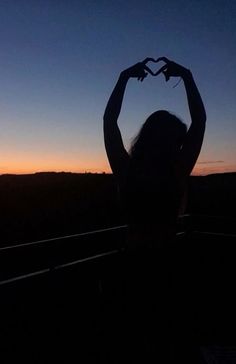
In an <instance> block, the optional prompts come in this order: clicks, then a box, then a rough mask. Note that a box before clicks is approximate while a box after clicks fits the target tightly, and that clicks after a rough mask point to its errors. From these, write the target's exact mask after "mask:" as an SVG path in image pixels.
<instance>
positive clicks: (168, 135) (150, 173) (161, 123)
mask: <svg viewBox="0 0 236 364" xmlns="http://www.w3.org/2000/svg"><path fill="white" fill-rule="evenodd" d="M186 133H187V127H186V125H185V124H184V123H183V122H182V121H181V120H180V119H179V118H178V117H176V116H175V115H173V114H171V113H169V112H168V111H165V110H160V111H156V112H154V113H153V114H151V115H150V116H149V117H148V118H147V120H146V121H145V123H144V124H143V126H142V127H141V129H140V132H139V133H138V135H137V136H136V138H135V139H134V141H133V144H132V146H131V149H130V152H129V153H130V168H129V174H128V178H127V186H126V203H127V210H128V214H129V216H130V217H132V218H133V219H134V220H135V221H140V222H143V221H146V220H148V221H149V222H150V221H152V220H153V221H156V219H157V216H158V219H159V221H162V220H163V221H165V220H166V219H170V218H173V219H174V218H175V217H176V216H177V211H178V209H179V207H180V203H181V198H182V197H181V188H180V186H179V182H178V178H177V176H176V174H175V161H176V159H177V155H178V151H180V150H181V147H182V144H183V141H184V138H185V136H186ZM153 209H155V210H156V213H155V214H154V213H153ZM167 217H168V218H167ZM158 219H157V220H158Z"/></svg>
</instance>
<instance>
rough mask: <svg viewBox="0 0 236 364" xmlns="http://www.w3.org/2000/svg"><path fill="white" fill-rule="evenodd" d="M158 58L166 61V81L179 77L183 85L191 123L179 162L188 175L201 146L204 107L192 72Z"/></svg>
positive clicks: (204, 119) (203, 130) (163, 58)
mask: <svg viewBox="0 0 236 364" xmlns="http://www.w3.org/2000/svg"><path fill="white" fill-rule="evenodd" d="M159 60H161V61H164V62H166V65H165V66H163V67H162V69H161V70H162V72H163V73H164V75H165V78H166V81H168V80H169V78H170V77H172V76H174V77H181V78H182V79H183V82H184V85H185V89H186V94H187V100H188V106H189V111H190V115H191V125H190V127H189V130H188V132H187V135H186V138H185V140H184V143H183V146H182V149H181V152H180V158H179V164H180V168H181V172H182V173H183V174H184V175H189V174H190V173H191V171H192V169H193V168H194V166H195V163H196V161H197V159H198V156H199V154H200V151H201V147H202V142H203V137H204V133H205V124H206V112H205V108H204V105H203V101H202V98H201V96H200V93H199V91H198V88H197V86H196V84H195V81H194V79H193V76H192V73H191V72H190V71H189V70H188V69H187V68H185V67H183V66H180V65H178V64H177V63H175V62H172V61H169V60H168V59H167V58H165V57H161V58H159Z"/></svg>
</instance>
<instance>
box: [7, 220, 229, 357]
mask: <svg viewBox="0 0 236 364" xmlns="http://www.w3.org/2000/svg"><path fill="white" fill-rule="evenodd" d="M210 220H211V221H212V219H210ZM210 220H209V221H210ZM204 221H205V224H206V220H205V219H204ZM202 224H203V218H200V219H195V224H193V222H192V225H191V224H190V222H189V224H188V225H189V226H192V227H191V229H189V231H188V233H187V234H184V235H178V237H177V240H176V244H175V245H174V246H172V247H169V248H165V249H163V250H162V251H159V253H157V252H155V253H154V252H152V253H151V254H149V253H148V252H141V253H140V254H138V255H136V256H135V257H134V256H133V257H128V256H127V255H126V254H125V253H124V252H123V250H122V244H123V243H122V242H123V241H124V235H125V227H122V228H120V229H117V230H109V231H104V232H100V233H96V234H89V235H84V236H82V237H81V236H80V237H71V238H68V239H62V240H57V241H51V242H48V243H47V244H46V245H45V243H44V242H42V243H37V244H34V245H32V246H31V245H30V246H22V247H19V248H17V250H15V249H13V250H7V249H5V250H2V251H1V252H0V259H1V266H2V267H3V269H2V273H1V284H0V294H1V301H0V315H1V341H0V343H1V350H0V357H1V358H0V359H1V360H0V361H1V363H16V362H24V363H40V364H41V363H72V362H80V363H136V362H137V360H139V361H140V360H141V362H147V363H152V362H153V363H162V364H163V363H178V362H180V363H235V362H236V360H235V347H236V337H235V327H236V310H235V307H236V298H235V289H234V288H235V278H236V265H235V253H236V246H235V244H236V237H235V235H234V232H233V231H231V232H230V233H228V234H225V232H224V234H223V232H219V231H218V232H217V233H216V232H215V231H212V232H208V233H206V232H203V231H201V229H200V226H204V225H202ZM208 226H211V225H210V223H209V225H208ZM219 226H220V222H219V221H218V223H217V230H219ZM222 226H223V227H224V228H225V227H226V223H225V222H224V223H223V225H222ZM233 226H235V225H233V224H231V228H232V229H233ZM223 227H222V228H223ZM227 228H228V229H229V226H227ZM196 229H197V230H196ZM202 230H204V231H205V229H202ZM211 230H213V229H211ZM79 241H80V245H79V247H80V249H77V248H76V247H78V242H79ZM89 244H90V249H89V252H88V250H86V249H88V246H89ZM82 246H84V249H82V250H81V247H82ZM108 247H110V248H108ZM111 247H112V249H111ZM81 252H82V253H81ZM89 256H90V258H89ZM91 257H93V258H91ZM32 262H33V264H32ZM33 268H36V269H33Z"/></svg>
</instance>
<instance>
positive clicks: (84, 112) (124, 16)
mask: <svg viewBox="0 0 236 364" xmlns="http://www.w3.org/2000/svg"><path fill="white" fill-rule="evenodd" d="M235 19H236V3H235V2H233V1H227V0H226V1H218V0H216V1H214V2H212V1H208V2H207V1H202V0H198V1H195V0H194V1H187V0H181V1H178V0H175V1H174V0H172V1H164V0H163V1H158V0H157V1H148V0H147V1H145V3H144V2H141V1H132V0H131V1H123V0H122V1H99V0H98V1H79V0H77V1H70V0H67V1H65V0H64V1H61V0H57V1H55V0H47V1H46V0H44V1H42V0H35V1H32V0H27V1H24V0H21V1H19V0H18V1H1V3H0V80H1V87H0V126H1V135H0V141H1V143H0V158H1V159H0V173H28V172H36V171H48V170H57V171H61V170H64V171H75V172H76V171H82V172H83V171H103V170H106V171H107V170H109V166H108V163H107V159H106V154H105V150H104V145H103V135H102V116H103V113H104V109H105V106H106V102H107V100H108V98H109V95H110V93H111V91H112V89H113V87H114V85H115V82H116V80H117V77H118V75H119V73H120V72H121V71H122V70H123V69H124V68H126V67H129V66H130V65H132V64H134V63H136V62H138V61H140V60H143V59H144V58H145V57H147V56H149V57H154V58H156V57H159V56H162V55H165V56H167V57H169V58H170V59H173V60H175V61H176V62H179V63H181V64H183V65H184V66H186V67H188V68H190V69H191V70H192V73H193V75H194V77H195V80H196V83H197V85H198V87H199V90H200V92H201V94H202V97H203V100H204V103H205V107H206V111H207V115H208V120H207V130H206V135H205V140H204V144H203V148H202V152H201V155H200V157H199V160H198V162H199V163H198V164H197V165H196V168H195V171H196V172H197V173H211V172H215V171H229V170H234V171H236V143H235V140H236V120H235V114H236V103H235V94H236V93H235V90H236V71H235V64H236V47H235V44H236V23H235ZM175 83H176V80H173V81H172V80H171V81H170V82H168V83H165V81H164V78H163V77H162V76H160V77H156V78H151V77H149V78H147V79H145V81H144V82H143V83H139V82H137V81H136V80H130V82H129V84H128V87H127V91H126V94H125V100H124V104H123V109H122V112H121V115H120V119H119V125H120V128H121V131H122V134H123V137H124V142H125V145H126V146H127V147H128V145H129V143H130V141H131V139H132V136H134V135H135V134H136V133H137V132H138V129H139V128H140V126H141V124H142V122H144V121H145V119H146V118H147V116H148V115H149V114H150V113H152V112H153V111H155V110H157V109H167V110H170V111H172V112H174V113H176V114H177V115H178V116H180V117H181V118H182V119H183V120H184V121H185V122H186V123H187V124H188V125H189V123H190V118H189V113H188V108H187V102H186V95H185V91H184V88H183V84H182V83H180V84H179V85H178V86H177V87H176V88H173V85H174V84H175Z"/></svg>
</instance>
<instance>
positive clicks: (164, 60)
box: [156, 57, 171, 64]
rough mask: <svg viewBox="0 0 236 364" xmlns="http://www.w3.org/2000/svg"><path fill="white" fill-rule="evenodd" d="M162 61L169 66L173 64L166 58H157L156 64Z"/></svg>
mask: <svg viewBox="0 0 236 364" xmlns="http://www.w3.org/2000/svg"><path fill="white" fill-rule="evenodd" d="M160 61H163V62H166V63H167V64H168V63H170V62H171V61H170V60H169V59H168V58H166V57H159V58H157V60H156V62H160Z"/></svg>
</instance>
